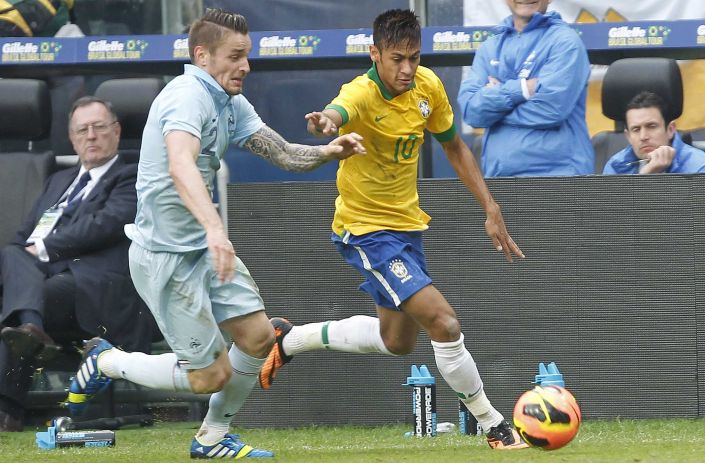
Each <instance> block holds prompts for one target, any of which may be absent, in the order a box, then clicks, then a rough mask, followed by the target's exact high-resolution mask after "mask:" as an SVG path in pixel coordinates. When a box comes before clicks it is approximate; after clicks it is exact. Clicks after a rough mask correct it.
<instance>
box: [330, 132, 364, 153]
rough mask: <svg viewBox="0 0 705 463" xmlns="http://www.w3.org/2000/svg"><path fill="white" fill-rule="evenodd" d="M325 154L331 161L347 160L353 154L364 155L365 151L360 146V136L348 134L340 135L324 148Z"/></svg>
mask: <svg viewBox="0 0 705 463" xmlns="http://www.w3.org/2000/svg"><path fill="white" fill-rule="evenodd" d="M325 149H326V154H328V156H329V157H330V158H331V159H347V158H349V157H350V156H352V155H354V154H365V153H367V150H366V149H365V147H364V146H363V145H362V135H358V134H356V133H355V132H350V133H347V134H345V135H342V136H340V137H338V138H336V139H335V140H333V141H332V142H330V143H328V145H326V146H325Z"/></svg>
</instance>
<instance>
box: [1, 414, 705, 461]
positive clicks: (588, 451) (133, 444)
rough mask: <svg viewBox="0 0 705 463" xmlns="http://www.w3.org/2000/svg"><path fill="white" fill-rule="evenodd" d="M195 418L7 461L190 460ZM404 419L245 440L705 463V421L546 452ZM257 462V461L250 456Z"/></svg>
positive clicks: (390, 450)
mask: <svg viewBox="0 0 705 463" xmlns="http://www.w3.org/2000/svg"><path fill="white" fill-rule="evenodd" d="M196 427H197V424H196V423H159V424H157V425H155V426H153V427H147V428H126V429H123V430H119V431H117V432H116V433H117V436H116V446H115V447H114V448H97V449H88V448H69V449H55V450H39V449H37V447H36V445H35V444H34V432H35V431H34V430H32V431H25V432H23V433H2V434H0V461H3V462H8V463H9V462H13V463H15V462H17V463H21V462H32V463H39V462H99V463H109V462H129V463H156V462H170V463H171V462H181V461H183V462H186V461H194V460H191V459H190V458H189V456H188V450H189V445H190V442H191V438H192V436H193V434H194V433H195V430H196ZM407 430H408V429H407V427H405V426H401V425H395V426H387V427H378V428H362V427H309V428H298V429H241V430H239V431H240V432H241V434H242V436H243V439H244V440H245V442H247V443H250V444H252V445H255V446H258V447H261V448H266V449H270V450H273V451H274V452H275V453H276V458H275V459H274V460H266V461H280V462H291V463H299V462H301V463H303V462H306V463H312V462H330V463H353V462H355V463H357V462H359V463H363V462H364V463H386V462H389V463H398V462H408V463H412V462H419V463H436V462H439V463H455V462H458V463H460V462H463V463H484V462H487V463H489V462H492V463H503V462H521V463H532V462H541V463H550V462H560V463H573V462H585V463H588V462H589V463H600V462H605V463H607V462H609V463H620V462H624V463H681V462H683V463H685V462H692V463H696V462H697V463H702V462H705V420H701V419H697V420H691V419H678V420H617V421H588V422H586V423H583V425H582V427H581V429H580V433H579V434H578V436H577V437H576V438H575V440H573V442H571V443H570V444H568V446H566V447H564V448H562V449H559V450H555V451H551V452H546V451H542V450H536V449H526V450H518V451H511V452H510V451H504V452H500V451H493V450H490V448H489V447H488V446H487V444H486V443H485V440H484V438H480V437H469V436H461V435H459V434H455V433H448V434H439V435H438V436H437V437H435V438H423V439H418V438H405V437H403V434H404V432H405V431H407ZM250 461H252V460H250Z"/></svg>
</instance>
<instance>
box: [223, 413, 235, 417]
mask: <svg viewBox="0 0 705 463" xmlns="http://www.w3.org/2000/svg"><path fill="white" fill-rule="evenodd" d="M223 416H224V417H226V418H231V417H233V416H235V413H226V414H225V415H223Z"/></svg>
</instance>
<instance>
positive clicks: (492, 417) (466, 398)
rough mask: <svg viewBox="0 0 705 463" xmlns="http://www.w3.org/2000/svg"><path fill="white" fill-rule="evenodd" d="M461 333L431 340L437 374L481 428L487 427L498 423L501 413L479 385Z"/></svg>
mask: <svg viewBox="0 0 705 463" xmlns="http://www.w3.org/2000/svg"><path fill="white" fill-rule="evenodd" d="M464 341H465V336H463V333H460V339H458V340H457V341H452V342H436V341H431V345H432V346H433V353H434V354H435V357H436V365H437V366H438V371H440V372H441V376H443V379H445V381H446V383H448V385H449V386H450V387H451V389H453V390H454V391H455V392H456V393H457V394H458V396H459V397H461V400H462V401H463V402H464V403H465V405H467V407H468V410H470V413H472V414H473V415H474V416H475V418H477V421H478V423H480V426H482V429H485V430H488V429H490V428H492V427H494V426H496V425H498V424H499V423H500V422H501V421H502V420H503V419H504V417H503V416H502V414H501V413H499V412H498V411H497V410H495V408H494V407H493V406H492V404H491V403H490V401H489V400H488V399H487V396H486V395H485V392H484V390H483V389H482V379H481V378H480V372H479V371H477V365H476V364H475V361H474V360H473V358H472V355H470V352H468V350H467V349H466V348H465V344H464Z"/></svg>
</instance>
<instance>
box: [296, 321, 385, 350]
mask: <svg viewBox="0 0 705 463" xmlns="http://www.w3.org/2000/svg"><path fill="white" fill-rule="evenodd" d="M282 347H283V348H284V353H285V354H286V355H296V354H299V353H301V352H308V351H310V350H318V349H330V350H337V351H342V352H356V353H367V352H379V353H382V354H387V355H392V353H391V352H389V350H388V349H387V347H386V346H385V345H384V341H383V340H382V335H381V334H380V332H379V319H378V318H376V317H368V316H365V315H355V316H354V317H350V318H346V319H344V320H336V321H331V322H322V323H309V324H307V325H301V326H294V327H293V328H292V329H291V331H289V334H287V335H286V336H285V337H284V341H283V342H282Z"/></svg>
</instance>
